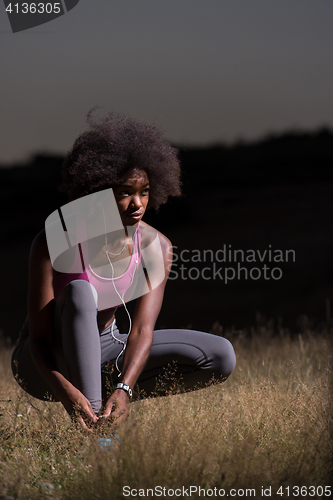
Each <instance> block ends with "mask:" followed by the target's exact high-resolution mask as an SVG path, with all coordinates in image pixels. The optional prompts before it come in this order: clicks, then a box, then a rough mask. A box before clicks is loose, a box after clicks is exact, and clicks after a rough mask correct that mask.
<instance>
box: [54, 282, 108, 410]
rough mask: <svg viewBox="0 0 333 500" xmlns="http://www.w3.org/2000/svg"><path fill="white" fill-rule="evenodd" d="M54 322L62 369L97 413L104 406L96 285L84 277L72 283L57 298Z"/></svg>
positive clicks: (58, 358) (56, 346)
mask: <svg viewBox="0 0 333 500" xmlns="http://www.w3.org/2000/svg"><path fill="white" fill-rule="evenodd" d="M54 321H55V353H56V357H57V360H58V362H59V365H60V370H61V372H62V373H64V375H65V376H67V377H68V379H69V380H70V382H71V383H72V384H73V385H74V386H75V387H76V388H77V389H79V390H80V391H81V392H82V394H84V395H85V396H86V398H87V399H88V400H89V402H90V404H91V406H92V408H93V410H94V411H95V413H97V412H98V411H99V409H100V407H101V405H102V381H101V343H100V335H99V330H98V325H97V293H96V290H95V288H94V287H93V286H92V285H91V284H90V283H89V282H87V281H84V280H75V281H72V282H71V283H69V284H68V285H67V286H66V287H65V288H64V289H63V290H62V292H61V294H60V295H59V297H58V299H57V301H56V304H55V311H54Z"/></svg>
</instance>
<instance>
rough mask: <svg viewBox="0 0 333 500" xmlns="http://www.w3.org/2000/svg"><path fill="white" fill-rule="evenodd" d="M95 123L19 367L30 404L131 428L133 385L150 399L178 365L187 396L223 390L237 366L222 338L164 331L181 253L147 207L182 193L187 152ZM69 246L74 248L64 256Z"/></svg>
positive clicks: (41, 255)
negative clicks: (124, 329)
mask: <svg viewBox="0 0 333 500" xmlns="http://www.w3.org/2000/svg"><path fill="white" fill-rule="evenodd" d="M88 122H89V124H90V130H88V131H86V132H85V133H83V134H81V135H80V136H79V138H78V139H77V140H76V141H75V143H74V146H73V148H72V150H71V151H70V152H69V154H68V156H67V158H66V160H65V162H64V165H63V172H62V174H63V183H62V186H61V188H60V189H61V190H62V191H64V192H66V193H67V195H68V197H69V200H70V203H69V204H68V205H66V206H65V207H62V209H59V210H58V212H56V213H54V214H52V217H51V216H50V217H51V219H52V221H51V220H49V219H50V218H49V219H48V220H47V222H46V230H44V231H41V232H40V233H39V234H38V235H37V237H36V238H35V240H34V242H33V244H32V248H31V254H30V263H29V266H30V267H29V269H30V270H29V276H30V277H29V294H28V318H27V320H26V322H25V324H24V326H23V328H22V331H21V334H20V339H19V342H18V345H17V346H16V348H15V350H14V353H13V357H12V368H13V373H14V375H15V377H16V379H17V380H18V382H19V383H20V385H21V386H22V387H23V388H24V389H25V390H26V391H27V392H28V393H29V394H31V395H32V396H34V397H37V398H39V399H47V398H48V399H49V400H57V401H60V402H61V403H62V404H63V406H64V407H65V409H66V410H67V412H68V413H69V414H70V415H73V414H74V412H75V415H76V417H77V419H78V420H79V422H80V424H81V425H82V427H84V428H87V424H88V425H90V424H91V423H95V422H97V421H98V420H99V419H100V418H102V417H103V418H112V419H115V420H117V422H120V421H121V420H123V419H124V418H126V416H127V414H128V402H129V400H130V399H131V397H132V390H133V388H134V386H135V384H136V383H138V384H139V387H140V389H143V390H144V391H145V392H146V393H147V394H151V393H152V392H153V391H154V388H155V385H156V379H157V378H158V376H159V375H160V374H161V373H162V371H163V369H165V367H167V366H168V365H169V364H170V363H172V362H173V361H176V363H177V372H178V373H179V376H180V377H181V380H182V383H183V385H184V388H185V390H190V389H193V388H195V387H196V386H197V385H198V384H199V383H208V382H209V380H210V379H211V378H212V377H213V376H214V377H215V378H219V377H221V378H222V379H225V378H227V377H228V376H229V374H230V373H231V372H232V370H233V368H234V366H235V354H234V351H233V348H232V346H231V344H230V342H228V341H227V340H226V339H224V338H222V337H218V336H214V335H210V334H207V333H203V332H196V331H189V330H158V331H154V327H155V322H156V319H157V317H158V314H159V311H160V309H161V305H162V301H163V295H164V288H165V285H166V282H167V278H168V274H169V271H170V268H171V265H172V245H171V243H170V241H169V240H168V239H167V238H166V237H165V236H164V235H162V234H161V233H159V232H157V231H156V230H154V229H153V228H152V227H151V226H149V225H148V224H146V223H144V222H143V220H142V218H143V216H144V213H145V211H146V210H147V208H155V209H158V207H159V206H160V205H161V204H162V203H165V202H166V201H167V199H168V197H169V196H171V195H172V196H179V195H180V194H181V192H180V167H179V162H178V159H177V151H176V150H175V149H174V148H172V147H171V146H170V145H169V144H168V143H166V142H165V141H164V140H163V138H162V133H161V132H160V131H159V130H158V129H157V128H156V127H154V126H148V125H146V124H143V123H141V122H139V121H135V120H132V119H129V118H126V117H122V116H120V115H117V114H114V113H111V114H109V115H108V116H107V117H106V118H105V119H103V120H102V121H100V122H97V121H94V120H93V119H92V117H91V114H89V115H88ZM96 199H97V202H96ZM94 200H95V202H94ZM80 203H81V205H80ZM112 203H113V205H112ZM78 206H80V207H81V208H79V209H77V207H78ZM70 210H72V212H71V213H69V212H70ZM68 211H69V212H68ZM68 213H69V215H68ZM66 214H67V215H66ZM55 228H58V229H57V230H59V232H58V233H57V231H56V230H55ZM59 228H60V229H59ZM71 228H72V229H71ZM96 228H97V229H96ZM71 230H72V231H73V234H74V236H73V234H71ZM64 235H65V236H66V238H67V239H66V241H67V243H68V245H67V249H66V250H63V249H62V255H60V254H61V251H60V250H59V248H58V247H57V245H58V246H59V245H60V243H59V241H60V240H61V238H64ZM71 238H74V239H75V238H76V240H75V244H73V240H72V239H71ZM64 241H65V240H64ZM71 242H72V243H71ZM60 246H61V245H60ZM59 255H60V256H59ZM64 256H65V257H64ZM75 262H76V263H77V267H75V265H76V264H75ZM80 265H81V266H82V268H81V267H80ZM66 266H67V267H66ZM125 282H126V283H125ZM133 298H136V305H135V311H134V315H133V318H132V321H131V320H130V329H129V334H128V335H127V334H126V333H123V334H120V333H119V331H118V329H117V327H116V323H115V312H116V310H117V307H119V306H125V308H126V305H125V304H126V302H128V301H129V300H130V299H133ZM129 319H130V318H129ZM125 347H126V349H125ZM106 367H115V369H114V370H113V373H112V383H113V384H115V385H114V389H115V390H114V392H113V393H112V394H111V396H110V397H108V398H107V399H106V400H104V402H105V405H104V411H103V415H102V416H99V414H100V412H101V408H102V392H103V389H105V386H106V377H105V372H106ZM103 393H104V394H105V390H104V392H103Z"/></svg>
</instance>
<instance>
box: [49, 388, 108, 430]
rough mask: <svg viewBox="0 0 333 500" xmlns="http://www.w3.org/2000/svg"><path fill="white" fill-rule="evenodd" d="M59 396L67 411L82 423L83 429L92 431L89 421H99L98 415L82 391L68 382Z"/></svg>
mask: <svg viewBox="0 0 333 500" xmlns="http://www.w3.org/2000/svg"><path fill="white" fill-rule="evenodd" d="M57 397H58V399H59V401H60V402H61V403H62V404H63V406H64V408H65V410H66V411H67V413H68V414H69V415H70V416H71V417H72V418H73V419H74V420H75V421H76V422H78V423H79V424H80V426H81V427H82V429H83V430H85V431H89V432H91V431H92V429H90V428H89V423H96V422H98V417H97V416H96V415H95V413H94V410H93V409H92V407H91V404H90V402H89V401H88V399H87V398H86V397H85V396H84V395H83V394H82V392H80V391H79V390H78V389H77V388H76V387H74V386H73V385H72V384H71V383H68V385H67V386H66V388H65V389H64V390H63V391H62V392H61V394H60V395H59V394H57ZM87 424H88V425H87Z"/></svg>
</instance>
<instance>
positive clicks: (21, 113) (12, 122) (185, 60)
mask: <svg viewBox="0 0 333 500" xmlns="http://www.w3.org/2000/svg"><path fill="white" fill-rule="evenodd" d="M332 20H333V2H332V1H331V0H320V2H315V1H313V0H293V1H290V0H279V1H275V2H273V1H267V0H260V1H259V0H252V1H249V0H229V1H227V0H125V1H124V0H122V1H120V0H112V1H110V0H107V1H103V2H102V1H100V0H98V1H91V0H80V2H79V4H78V5H77V6H76V7H75V8H74V9H73V10H71V11H70V12H69V13H67V14H66V15H64V16H62V17H60V18H58V19H56V20H54V21H52V22H50V23H48V24H45V25H42V26H40V27H37V28H34V29H31V30H27V31H24V32H21V33H16V34H13V33H11V30H10V25H9V21H8V19H7V17H6V13H5V10H4V5H3V2H1V5H0V61H1V79H0V85H1V113H0V123H1V127H0V138H1V139H0V140H1V148H0V163H7V164H10V162H13V161H15V160H19V159H23V158H25V157H27V155H29V154H32V153H33V152H34V151H37V150H39V151H52V152H59V153H63V152H65V151H66V150H67V149H68V148H69V147H70V146H71V144H72V143H73V140H74V139H75V137H76V136H77V135H78V134H79V133H80V132H81V131H82V130H83V129H84V126H85V122H84V117H85V114H86V113H87V111H88V110H89V109H90V108H91V107H93V106H94V105H102V106H104V107H105V109H106V110H116V111H119V112H126V113H129V114H130V115H132V116H134V117H136V118H142V119H144V120H146V121H148V122H155V123H156V124H157V125H159V126H160V127H162V128H163V129H164V130H165V135H166V137H167V138H168V139H169V140H171V141H173V142H174V143H176V144H181V143H187V144H200V145H203V144H207V143H212V142H228V143H230V142H234V141H236V140H239V139H245V140H250V139H254V138H259V137H262V136H263V135H266V134H268V133H274V132H281V131H285V130H291V129H303V130H313V129H315V128H318V127H320V126H323V125H326V126H333V102H332V101H333V97H332V89H333V29H332Z"/></svg>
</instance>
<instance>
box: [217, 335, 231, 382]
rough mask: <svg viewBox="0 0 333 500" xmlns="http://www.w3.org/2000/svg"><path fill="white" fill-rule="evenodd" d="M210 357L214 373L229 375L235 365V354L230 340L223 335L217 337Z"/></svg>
mask: <svg viewBox="0 0 333 500" xmlns="http://www.w3.org/2000/svg"><path fill="white" fill-rule="evenodd" d="M212 358H213V372H214V375H215V376H220V377H223V378H227V377H229V375H230V374H231V373H232V372H233V370H234V368H235V366H236V355H235V351H234V348H233V346H232V344H231V342H229V340H227V339H226V338H224V337H217V338H216V339H215V347H214V352H213V353H212Z"/></svg>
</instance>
